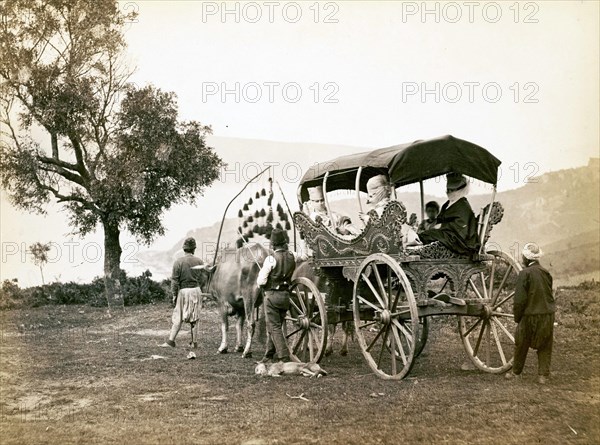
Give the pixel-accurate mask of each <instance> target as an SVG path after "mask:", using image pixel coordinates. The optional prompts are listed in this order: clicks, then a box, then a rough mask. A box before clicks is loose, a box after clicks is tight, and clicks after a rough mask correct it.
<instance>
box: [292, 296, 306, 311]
mask: <svg viewBox="0 0 600 445" xmlns="http://www.w3.org/2000/svg"><path fill="white" fill-rule="evenodd" d="M290 304H291V305H292V306H294V309H296V311H298V314H304V312H303V311H302V310H301V309H300V308H299V307H298V305H296V303H294V300H292V299H291V298H290Z"/></svg>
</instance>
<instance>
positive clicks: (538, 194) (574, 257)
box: [138, 158, 600, 283]
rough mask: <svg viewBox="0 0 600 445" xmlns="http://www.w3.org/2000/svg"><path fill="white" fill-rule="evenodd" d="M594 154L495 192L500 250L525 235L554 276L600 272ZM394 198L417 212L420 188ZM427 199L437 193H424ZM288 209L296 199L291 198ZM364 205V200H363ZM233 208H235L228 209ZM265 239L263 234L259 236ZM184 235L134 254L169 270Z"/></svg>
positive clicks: (198, 233) (208, 254)
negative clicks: (163, 246)
mask: <svg viewBox="0 0 600 445" xmlns="http://www.w3.org/2000/svg"><path fill="white" fill-rule="evenodd" d="M599 167H600V166H599V163H598V159H597V158H593V159H591V160H590V162H589V164H588V165H587V166H585V167H579V168H572V169H567V170H559V171H555V172H549V173H545V174H543V175H541V176H539V177H534V178H530V180H529V182H528V183H526V184H524V185H523V186H522V187H519V188H517V189H513V190H508V191H505V192H501V193H498V195H497V200H498V201H500V202H501V203H502V204H503V206H504V209H505V213H504V218H503V220H502V222H501V223H500V224H498V225H497V226H495V227H494V229H493V231H492V236H491V240H490V241H491V242H492V243H494V246H496V247H500V248H501V249H502V250H504V251H506V252H509V253H511V254H513V255H514V254H515V253H517V252H518V251H520V249H521V248H522V246H523V244H524V243H526V242H529V241H533V242H537V243H538V244H540V246H541V247H542V249H543V250H544V252H545V254H546V255H545V260H544V263H545V264H546V265H547V266H548V268H549V269H550V270H551V272H552V273H553V275H554V276H555V278H556V279H557V280H558V281H559V282H564V283H571V282H573V283H575V282H577V281H581V280H583V279H590V278H594V279H599V278H600V202H599V199H598V194H599V190H600V183H599V176H600V168H599ZM350 196H351V195H348V197H344V196H343V195H341V196H338V197H337V199H336V200H334V201H332V203H331V206H332V208H333V209H334V210H337V211H341V212H344V213H346V214H348V215H350V216H351V217H352V218H353V221H358V219H357V217H356V215H357V212H358V202H357V200H356V197H352V198H350ZM398 198H399V199H400V200H401V201H402V202H403V203H404V204H405V206H406V207H407V210H408V212H409V213H411V212H415V213H417V215H419V216H420V210H419V206H420V204H419V202H420V198H419V194H418V193H415V192H409V193H401V194H399V195H398ZM489 198H490V197H489V195H472V196H470V197H469V200H470V202H471V206H472V207H473V209H474V211H475V212H478V211H479V209H481V208H482V207H483V206H485V205H486V204H487V203H488V202H489ZM425 199H426V200H431V199H436V200H437V201H438V202H439V203H440V204H441V203H443V201H444V200H445V199H444V198H442V197H437V198H436V197H433V196H428V195H426V197H425ZM290 205H291V206H293V209H292V210H293V211H294V210H297V206H298V204H297V203H296V202H294V203H290ZM363 205H365V204H364V200H363ZM231 213H232V214H234V213H237V208H236V209H232V212H231ZM239 224H240V221H239V220H238V218H235V217H234V218H228V219H226V220H225V223H224V228H223V233H222V237H221V240H222V245H223V243H229V244H230V245H234V244H235V240H236V239H237V236H236V231H237V227H238V225H239ZM218 231H219V223H215V224H212V225H209V226H206V227H199V228H197V229H193V230H191V231H189V232H188V233H187V234H186V236H194V237H195V238H196V240H197V241H198V243H199V248H198V252H197V253H198V254H199V255H201V256H202V257H203V258H204V259H206V260H208V261H210V260H212V257H213V255H214V250H215V245H216V244H215V243H216V239H217V235H218ZM259 239H262V240H264V238H259ZM182 242H183V238H182V239H181V240H180V241H178V242H177V243H175V245H173V246H172V247H171V248H170V249H168V250H165V251H146V252H140V253H139V254H138V258H139V259H140V260H141V261H142V262H143V263H144V264H147V265H149V266H150V265H151V269H152V271H153V273H155V274H158V275H161V276H168V275H169V273H170V267H171V264H172V262H173V259H174V258H175V257H176V256H177V255H178V254H181V251H180V246H181V244H182Z"/></svg>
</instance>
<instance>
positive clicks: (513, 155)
mask: <svg viewBox="0 0 600 445" xmlns="http://www.w3.org/2000/svg"><path fill="white" fill-rule="evenodd" d="M224 5H225V4H224V3H222V2H191V1H181V2H173V1H169V2H167V1H123V2H121V3H120V7H121V8H123V10H124V11H130V10H136V11H137V12H138V14H139V15H138V18H137V21H136V22H133V23H129V24H128V25H127V28H128V29H127V33H126V39H127V42H128V44H129V49H128V58H129V61H130V63H131V65H132V66H137V71H136V72H135V74H134V76H133V77H132V81H134V82H135V83H136V84H138V85H139V86H143V85H145V84H147V83H152V84H154V85H156V86H158V87H160V88H162V89H164V90H168V91H174V92H176V93H177V95H178V97H179V105H180V112H181V116H182V118H183V119H188V120H199V121H201V122H202V123H204V124H209V125H211V126H212V128H213V132H214V135H215V137H214V138H212V139H211V142H212V143H213V146H215V148H216V149H217V151H219V147H220V146H221V145H220V143H219V141H224V140H225V139H222V138H243V139H248V138H250V139H262V140H269V141H285V142H304V143H322V144H332V145H335V146H336V147H331V148H329V149H324V150H321V151H319V150H317V151H316V152H315V151H313V152H310V153H308V152H304V151H302V150H297V149H296V150H290V149H289V147H292V146H290V145H280V146H278V145H277V144H275V145H273V144H265V145H264V149H261V145H260V144H254V145H252V147H253V149H252V150H251V152H249V153H248V152H243V153H242V152H236V143H231V141H230V142H229V143H223V144H222V147H223V149H222V150H223V151H222V153H221V152H220V153H221V154H222V156H223V157H224V158H225V160H226V161H227V162H229V163H232V162H236V161H238V160H240V162H242V163H244V162H246V163H248V162H251V161H253V160H255V161H257V162H258V163H261V164H262V163H264V162H268V161H271V160H272V159H276V160H277V161H283V162H284V161H285V160H291V161H295V162H298V163H300V164H301V165H302V166H303V167H306V166H308V165H309V164H311V163H313V162H316V161H323V160H327V159H328V158H331V157H335V156H338V155H339V154H341V153H342V152H350V151H353V150H364V149H365V148H378V147H383V146H389V145H395V144H399V143H404V142H409V141H412V140H415V139H425V138H429V137H436V136H440V135H443V134H452V135H454V136H457V137H460V138H462V139H467V140H470V141H473V142H475V143H477V144H479V145H482V146H484V147H486V148H487V149H489V150H490V151H491V152H492V153H494V154H495V155H496V156H497V157H498V158H500V159H501V160H502V161H503V172H502V173H503V174H502V177H501V180H500V182H499V189H500V190H506V189H509V188H514V187H518V186H520V185H522V184H523V181H524V178H526V177H527V175H529V174H541V173H543V172H546V171H549V170H558V169H561V168H570V167H576V166H580V165H584V164H587V162H588V159H589V157H591V156H598V150H599V146H600V145H599V121H600V117H599V82H598V81H599V78H600V76H599V60H598V54H599V52H600V49H599V42H600V37H599V24H598V16H599V3H598V2H595V1H589V2H575V1H567V2H557V1H552V2H522V3H515V2H498V3H495V2H431V3H427V4H423V3H422V2H372V1H370V2H319V3H315V2H306V3H305V2H298V3H295V2H277V1H274V2H245V3H244V2H242V3H237V2H231V3H227V4H226V5H225V7H224ZM242 145H243V144H242ZM344 146H350V147H344ZM279 147H280V148H279ZM354 147H355V148H354ZM286 150H288V151H286ZM246 151H247V150H246ZM313 158H314V159H313ZM236 187H237V184H236V183H234V184H231V183H229V184H223V183H219V182H217V183H216V184H215V186H214V187H213V188H212V189H211V190H209V191H208V192H207V194H206V197H205V199H204V200H203V201H202V203H203V204H202V206H203V207H202V208H199V207H189V206H176V207H174V208H173V210H172V211H170V212H167V213H166V214H165V217H164V220H165V224H166V226H167V227H168V229H169V231H168V233H167V235H166V236H165V237H162V238H161V239H158V240H157V242H156V243H155V245H153V246H151V248H159V249H164V248H168V247H170V246H171V245H172V244H173V243H174V242H175V241H177V240H179V239H180V238H181V237H182V234H184V233H185V232H186V231H187V230H190V229H192V228H194V227H198V226H201V225H204V224H210V223H213V222H214V221H216V220H218V219H220V216H221V213H222V210H223V207H224V205H225V204H224V201H225V200H224V197H225V196H230V195H231V196H232V190H234V189H236ZM284 188H285V191H286V194H287V193H290V194H292V196H293V190H294V188H295V184H292V183H290V184H284ZM206 209H211V211H210V212H208V211H206ZM55 210H56V209H55V208H52V212H51V214H50V215H49V216H48V217H46V218H42V217H39V216H31V215H27V214H23V213H19V212H16V211H15V210H14V209H11V208H9V206H8V205H7V203H6V200H5V197H4V196H3V197H2V229H1V230H2V242H3V258H2V261H3V264H2V273H1V278H2V279H4V278H12V277H13V276H18V277H19V278H20V280H21V282H22V283H23V284H37V281H39V278H38V275H37V272H36V270H35V269H34V268H33V266H32V265H31V264H30V263H29V262H28V261H23V260H22V259H18V260H17V259H16V258H17V256H15V255H8V256H7V255H6V249H5V247H6V245H7V244H6V243H7V242H10V243H13V242H17V243H21V242H25V243H30V242H33V241H38V240H40V241H50V240H56V241H61V242H64V241H65V240H69V239H70V237H69V235H68V232H69V228H68V226H67V225H66V224H65V223H64V221H65V215H64V213H58V214H56V213H53V212H55ZM190 215H191V217H190ZM99 232H101V230H100V231H99ZM128 239H130V237H129V238H128V237H127V235H125V236H124V242H126V241H127V240H128ZM89 240H95V241H98V242H100V241H101V233H98V234H96V235H94V236H92V237H90V238H89V239H87V241H89ZM65 251H66V248H65V247H64V246H63V254H64V252H65ZM91 253H93V252H88V254H90V255H91ZM90 255H88V256H90ZM67 260H68V261H67ZM65 261H66V262H65ZM79 263H80V261H79V259H68V258H66V255H63V262H59V263H56V264H54V265H52V267H53V268H54V271H53V272H52V273H50V276H51V277H52V276H54V277H57V276H58V275H60V277H61V279H62V280H64V279H78V280H85V279H89V277H90V274H92V275H91V276H93V275H98V274H100V273H101V269H102V267H101V262H100V260H98V262H96V263H94V264H92V265H91V266H92V267H88V268H87V269H86V270H85V272H81V273H79V272H77V271H78V270H83V268H82V267H81V265H80V264H79ZM83 266H86V265H83ZM87 266H89V264H88V265H87Z"/></svg>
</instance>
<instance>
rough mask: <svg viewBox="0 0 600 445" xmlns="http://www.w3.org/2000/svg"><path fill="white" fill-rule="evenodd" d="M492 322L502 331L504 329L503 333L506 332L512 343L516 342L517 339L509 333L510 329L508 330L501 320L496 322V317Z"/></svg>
mask: <svg viewBox="0 0 600 445" xmlns="http://www.w3.org/2000/svg"><path fill="white" fill-rule="evenodd" d="M492 321H493V322H495V323H496V324H497V325H498V326H499V327H500V329H502V332H504V334H505V335H506V336H507V337H508V338H510V341H512V342H513V343H514V342H515V337H513V335H512V334H511V333H510V332H509V331H508V329H506V326H504V325H503V324H502V322H501V321H500V320H496V318H495V317H492Z"/></svg>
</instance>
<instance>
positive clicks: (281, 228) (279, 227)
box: [275, 223, 283, 230]
mask: <svg viewBox="0 0 600 445" xmlns="http://www.w3.org/2000/svg"><path fill="white" fill-rule="evenodd" d="M275 228H277V229H279V230H283V227H282V225H281V224H280V223H277V224H275Z"/></svg>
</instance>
